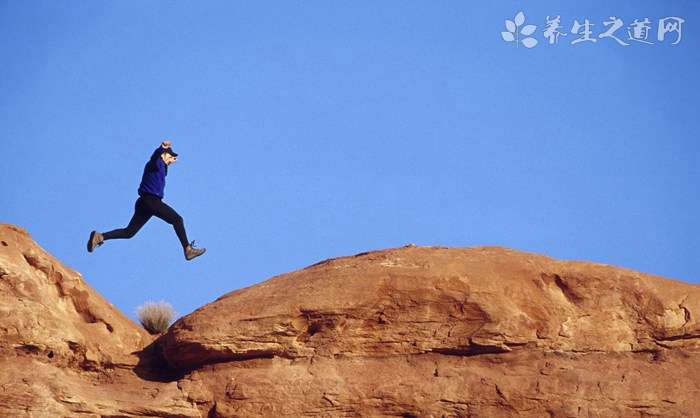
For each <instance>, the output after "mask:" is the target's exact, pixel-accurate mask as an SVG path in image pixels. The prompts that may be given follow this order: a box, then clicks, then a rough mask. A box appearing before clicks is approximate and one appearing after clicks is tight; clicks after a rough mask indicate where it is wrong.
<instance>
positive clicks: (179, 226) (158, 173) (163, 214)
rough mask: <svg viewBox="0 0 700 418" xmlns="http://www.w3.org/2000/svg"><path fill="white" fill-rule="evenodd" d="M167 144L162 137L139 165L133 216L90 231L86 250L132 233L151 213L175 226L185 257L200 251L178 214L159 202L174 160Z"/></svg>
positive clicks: (175, 155) (196, 254) (91, 249)
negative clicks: (116, 225)
mask: <svg viewBox="0 0 700 418" xmlns="http://www.w3.org/2000/svg"><path fill="white" fill-rule="evenodd" d="M170 144H171V142H170V141H168V140H165V141H163V143H162V144H160V146H159V147H158V149H156V150H155V151H154V152H153V155H151V159H150V160H148V162H147V163H146V166H145V167H144V168H143V177H142V178H141V185H140V186H139V198H138V199H137V200H136V204H135V205H134V216H132V217H131V221H129V225H128V226H127V227H126V228H122V229H115V230H113V231H109V232H105V233H104V234H101V233H99V232H97V231H92V232H90V239H88V243H87V250H88V252H92V251H93V250H94V249H95V248H96V247H99V246H100V245H102V244H103V243H104V241H107V240H110V239H120V238H124V239H128V238H131V237H133V236H134V235H136V233H137V232H138V231H139V229H141V227H142V226H143V225H144V224H145V223H146V222H148V220H149V219H151V216H156V217H158V218H160V219H162V220H164V221H165V222H167V223H169V224H170V225H172V226H173V228H175V233H176V234H177V237H178V239H179V240H180V244H182V249H183V251H184V252H185V258H186V259H187V260H192V259H193V258H195V257H199V256H200V255H202V254H204V252H205V251H206V250H207V249H206V248H195V247H194V241H192V242H191V243H188V242H187V233H186V232H185V224H184V222H183V219H182V216H180V215H178V213H177V212H175V210H174V209H173V208H171V207H170V206H168V205H166V204H165V203H163V190H164V189H165V176H167V175H168V166H169V165H170V164H172V163H174V162H175V161H177V154H176V153H175V152H174V151H173V149H172V148H171V147H170Z"/></svg>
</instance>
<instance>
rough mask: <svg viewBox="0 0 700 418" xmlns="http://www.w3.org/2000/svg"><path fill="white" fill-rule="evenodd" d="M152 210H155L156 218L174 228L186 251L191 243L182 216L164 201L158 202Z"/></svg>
mask: <svg viewBox="0 0 700 418" xmlns="http://www.w3.org/2000/svg"><path fill="white" fill-rule="evenodd" d="M151 209H152V210H153V215H154V216H156V217H158V218H160V219H162V220H164V221H165V222H167V223H169V224H170V225H172V226H173V228H174V229H175V233H176V234H177V238H178V239H179V240H180V244H182V248H183V249H186V248H187V246H188V245H189V244H190V243H189V241H187V232H185V221H184V220H183V219H182V216H180V215H179V214H178V213H177V212H176V211H175V209H173V208H171V207H170V206H168V205H167V204H165V203H164V202H163V201H162V200H158V201H156V202H155V203H154V205H153V207H152V208H151Z"/></svg>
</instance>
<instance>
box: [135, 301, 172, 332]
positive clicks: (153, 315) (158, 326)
mask: <svg viewBox="0 0 700 418" xmlns="http://www.w3.org/2000/svg"><path fill="white" fill-rule="evenodd" d="M137 313H138V316H139V320H140V321H141V325H143V327H144V328H145V329H146V331H148V332H150V333H151V334H160V333H162V332H165V331H166V330H167V329H168V326H169V325H170V322H171V321H172V319H173V317H174V316H175V311H174V310H173V307H172V306H171V305H170V304H169V303H167V302H163V301H160V302H146V303H144V304H143V305H141V306H139V307H138V310H137Z"/></svg>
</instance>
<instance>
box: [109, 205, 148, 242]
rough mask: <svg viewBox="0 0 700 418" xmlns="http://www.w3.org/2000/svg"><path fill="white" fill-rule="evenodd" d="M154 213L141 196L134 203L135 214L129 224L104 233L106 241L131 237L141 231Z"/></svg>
mask: <svg viewBox="0 0 700 418" xmlns="http://www.w3.org/2000/svg"><path fill="white" fill-rule="evenodd" d="M151 216H152V214H151V213H150V211H149V210H148V208H147V207H146V205H144V202H143V199H142V198H141V197H139V198H138V199H137V200H136V204H135V205H134V215H133V216H132V217H131V220H130V221H129V225H127V227H126V228H120V229H114V230H112V231H109V232H105V233H104V234H102V237H103V238H104V240H105V241H107V240H108V239H129V238H131V237H133V236H134V235H136V233H137V232H139V229H141V227H143V226H144V225H145V224H146V222H148V220H149V219H151Z"/></svg>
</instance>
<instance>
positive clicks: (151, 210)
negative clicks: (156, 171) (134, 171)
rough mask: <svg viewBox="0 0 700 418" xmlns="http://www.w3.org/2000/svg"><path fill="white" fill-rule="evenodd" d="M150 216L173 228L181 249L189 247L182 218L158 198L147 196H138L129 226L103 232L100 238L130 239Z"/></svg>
mask: <svg viewBox="0 0 700 418" xmlns="http://www.w3.org/2000/svg"><path fill="white" fill-rule="evenodd" d="M151 216H156V217H157V218H160V219H162V220H164V221H165V222H167V223H169V224H170V225H172V226H173V228H175V233H176V234H177V237H178V239H179V240H180V244H182V248H186V247H187V245H189V242H188V241H187V233H186V232H185V223H184V221H183V219H182V216H180V215H178V213H177V212H175V209H173V208H171V207H170V206H168V205H166V204H165V203H163V201H162V200H161V199H160V198H159V197H158V196H154V195H148V194H146V195H143V196H139V198H138V199H137V200H136V204H135V205H134V216H132V217H131V221H129V225H128V226H127V227H126V228H122V229H115V230H113V231H109V232H105V233H104V234H102V236H103V237H104V239H105V241H106V240H108V239H120V238H126V239H128V238H131V237H133V236H134V235H136V233H137V232H139V229H141V227H142V226H144V224H146V222H148V220H149V219H151Z"/></svg>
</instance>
